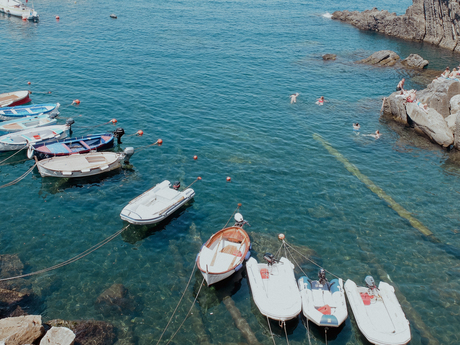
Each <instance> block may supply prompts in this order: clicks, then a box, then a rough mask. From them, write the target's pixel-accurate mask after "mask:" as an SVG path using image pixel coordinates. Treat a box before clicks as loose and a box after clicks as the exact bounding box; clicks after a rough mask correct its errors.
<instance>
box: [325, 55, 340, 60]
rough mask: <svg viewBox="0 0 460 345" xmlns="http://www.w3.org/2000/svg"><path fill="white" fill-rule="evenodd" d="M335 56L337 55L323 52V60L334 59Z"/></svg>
mask: <svg viewBox="0 0 460 345" xmlns="http://www.w3.org/2000/svg"><path fill="white" fill-rule="evenodd" d="M336 58H337V55H335V54H324V55H323V60H335V59H336Z"/></svg>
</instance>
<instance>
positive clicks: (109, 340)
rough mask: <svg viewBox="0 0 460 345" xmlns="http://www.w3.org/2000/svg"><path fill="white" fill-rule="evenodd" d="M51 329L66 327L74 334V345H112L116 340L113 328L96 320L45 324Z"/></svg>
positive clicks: (55, 321)
mask: <svg viewBox="0 0 460 345" xmlns="http://www.w3.org/2000/svg"><path fill="white" fill-rule="evenodd" d="M46 325H48V326H51V327H66V328H69V329H70V330H72V332H74V333H75V344H76V345H96V344H97V345H113V344H114V343H115V341H116V340H117V335H116V330H115V328H114V327H113V326H112V325H111V324H110V323H107V322H104V321H96V320H82V321H65V320H60V319H56V320H51V321H48V322H46Z"/></svg>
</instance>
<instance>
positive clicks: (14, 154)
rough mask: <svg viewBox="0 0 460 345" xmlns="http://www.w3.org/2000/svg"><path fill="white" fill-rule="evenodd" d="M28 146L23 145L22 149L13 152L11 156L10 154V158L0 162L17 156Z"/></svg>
mask: <svg viewBox="0 0 460 345" xmlns="http://www.w3.org/2000/svg"><path fill="white" fill-rule="evenodd" d="M26 147H27V145H25V146H23V147H22V148H21V149H20V150H18V151H16V152H15V153H13V154H12V155H11V156H9V157H8V158H6V159H4V160H2V161H1V162H0V164H2V163H3V162H6V161H7V160H8V159H10V158H11V157H14V156H16V155H17V154H18V153H19V152H21V151H22V150H24V149H25V148H26Z"/></svg>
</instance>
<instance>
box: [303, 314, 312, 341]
mask: <svg viewBox="0 0 460 345" xmlns="http://www.w3.org/2000/svg"><path fill="white" fill-rule="evenodd" d="M305 321H307V325H306V326H305V324H304V327H305V329H306V330H307V337H308V344H309V345H311V339H310V326H309V325H308V319H305Z"/></svg>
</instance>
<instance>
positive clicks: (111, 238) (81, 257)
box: [0, 224, 130, 282]
mask: <svg viewBox="0 0 460 345" xmlns="http://www.w3.org/2000/svg"><path fill="white" fill-rule="evenodd" d="M129 226H130V224H128V225H127V226H125V227H124V228H123V229H121V230H118V231H117V232H116V233H114V234H113V235H110V236H109V237H107V238H106V239H105V240H103V241H101V242H99V243H98V244H96V245H94V246H92V247H91V248H89V249H87V250H85V251H84V252H82V253H80V254H78V255H76V256H74V257H73V258H71V259H69V260H67V261H64V262H61V263H60V264H57V265H54V266H51V267H48V268H44V269H42V270H39V271H36V272H32V273H27V274H22V275H19V276H16V277H10V278H3V279H0V282H1V281H6V280H13V279H18V278H25V277H30V276H34V275H37V274H41V273H45V272H49V271H52V270H55V269H58V268H61V267H64V266H66V265H69V264H71V263H73V262H75V261H77V260H80V259H83V258H84V257H85V256H87V255H89V254H91V253H92V252H94V251H95V250H97V249H99V248H101V247H102V246H104V245H106V244H107V243H109V242H110V241H112V240H113V239H114V238H115V237H117V236H118V235H120V234H121V233H122V232H123V231H125V230H126V229H127V228H129Z"/></svg>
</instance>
